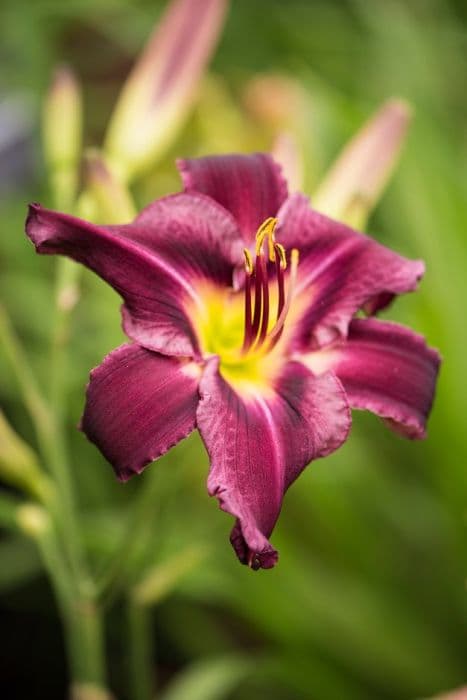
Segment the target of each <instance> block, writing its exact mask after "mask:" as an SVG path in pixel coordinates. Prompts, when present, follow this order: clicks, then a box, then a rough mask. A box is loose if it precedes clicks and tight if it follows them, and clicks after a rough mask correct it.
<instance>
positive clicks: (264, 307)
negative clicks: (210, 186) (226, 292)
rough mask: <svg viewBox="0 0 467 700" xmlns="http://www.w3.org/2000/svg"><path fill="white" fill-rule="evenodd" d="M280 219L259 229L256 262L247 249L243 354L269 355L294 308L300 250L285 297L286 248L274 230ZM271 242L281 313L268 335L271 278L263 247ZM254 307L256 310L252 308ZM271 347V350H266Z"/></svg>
mask: <svg viewBox="0 0 467 700" xmlns="http://www.w3.org/2000/svg"><path fill="white" fill-rule="evenodd" d="M276 224H277V219H275V218H273V217H270V218H269V219H266V221H264V223H263V224H262V225H261V226H260V227H259V229H258V231H257V233H256V246H255V252H256V259H255V262H254V263H253V258H252V255H251V253H250V251H249V250H248V249H247V248H245V249H244V251H243V254H244V256H245V272H246V276H245V325H244V336H243V345H242V349H241V354H243V355H244V354H246V353H248V352H250V351H251V352H252V353H253V354H256V353H257V352H259V351H261V353H263V352H268V351H269V350H271V349H272V348H273V347H274V346H275V345H276V343H277V342H278V341H279V339H280V337H281V335H282V331H283V328H284V323H285V319H286V317H287V314H288V312H289V309H290V305H291V302H292V297H293V294H294V288H295V283H296V278H297V266H298V257H299V255H298V250H297V249H296V248H294V249H293V250H292V251H291V253H290V273H289V278H288V289H287V296H286V295H285V275H284V271H285V270H286V268H287V256H286V252H285V248H284V246H283V245H281V244H280V243H276V241H275V237H274V229H275V227H276ZM266 237H267V239H268V259H269V260H270V261H271V262H273V263H275V269H276V277H277V312H276V322H275V324H274V326H273V328H272V329H271V330H270V331H269V332H268V326H269V311H270V309H269V279H268V264H267V260H266V259H265V256H264V252H263V246H264V242H265V239H266ZM253 275H254V278H255V286H254V306H253V305H252V292H253V290H252V278H253ZM252 306H253V308H252ZM266 344H267V347H266Z"/></svg>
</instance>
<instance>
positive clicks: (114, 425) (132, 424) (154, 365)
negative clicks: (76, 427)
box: [81, 344, 200, 481]
mask: <svg viewBox="0 0 467 700" xmlns="http://www.w3.org/2000/svg"><path fill="white" fill-rule="evenodd" d="M199 374H200V369H199V367H198V365H197V364H195V363H194V362H188V361H186V360H180V359H178V358H174V357H166V356H164V355H159V354H157V353H154V352H151V351H149V350H145V349H144V348H142V347H140V346H138V345H136V344H135V345H121V346H120V347H119V348H117V349H116V350H114V351H113V352H111V353H110V355H107V357H106V358H105V359H104V361H103V363H102V364H101V365H99V366H98V367H96V368H95V369H94V370H93V371H92V372H91V379H90V382H89V385H88V389H87V401H86V407H85V409H84V414H83V418H82V421H81V429H82V430H83V431H84V432H85V433H86V435H87V437H88V438H89V440H91V442H93V443H94V444H95V445H97V447H98V448H99V449H100V451H101V452H102V454H103V455H104V457H105V458H106V459H107V460H108V461H109V462H110V463H111V465H112V466H113V468H114V470H115V472H116V474H117V476H118V478H119V479H120V480H122V481H126V480H127V479H129V478H130V476H132V475H133V474H139V473H140V472H141V471H142V470H143V468H144V467H145V466H146V465H147V464H149V462H152V461H153V460H154V459H157V458H158V457H160V456H161V455H163V454H165V452H167V450H169V449H170V447H172V446H173V445H175V444H176V443H177V442H179V441H180V440H182V439H183V438H185V437H187V435H189V434H190V433H191V431H192V430H193V429H194V427H195V423H196V407H197V404H198V381H199Z"/></svg>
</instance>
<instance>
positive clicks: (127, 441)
mask: <svg viewBox="0 0 467 700" xmlns="http://www.w3.org/2000/svg"><path fill="white" fill-rule="evenodd" d="M179 169H180V172H181V175H182V179H183V184H184V191H183V192H181V193H178V194H174V195H171V196H168V197H163V198H162V199H159V200H157V201H155V202H154V203H152V204H150V205H149V206H148V207H147V208H146V209H144V211H143V212H142V213H141V214H140V215H139V216H138V217H137V218H136V220H135V221H134V223H132V224H128V225H123V226H95V225H93V224H90V223H87V222H85V221H82V220H80V219H77V218H74V217H71V216H67V215H65V214H61V213H58V212H53V211H49V210H47V209H43V208H42V207H40V206H39V205H36V204H34V205H32V206H31V208H30V212H29V217H28V221H27V225H26V231H27V234H28V236H29V237H30V238H31V240H32V241H33V242H34V244H35V246H36V249H37V251H38V252H39V253H45V254H55V253H59V254H62V255H67V256H69V257H71V258H73V259H74V260H76V261H78V262H81V263H83V264H84V265H86V266H87V267H89V268H91V269H92V270H94V271H95V272H96V273H97V274H98V275H100V276H101V277H102V278H103V279H105V280H106V281H107V282H108V283H109V284H111V285H112V286H113V287H114V289H115V290H116V291H117V292H118V293H119V294H120V295H121V296H122V297H123V300H124V304H123V309H122V311H123V328H124V330H125V333H126V334H127V335H128V337H129V338H130V339H131V340H132V341H133V342H132V343H129V344H126V345H122V346H121V347H119V348H117V349H116V350H115V351H114V352H112V353H111V354H110V355H108V356H107V357H106V358H105V360H104V362H103V363H102V364H101V365H100V366H98V367H97V368H96V369H94V370H93V371H92V373H91V379H90V383H89V386H88V390H87V401H86V407H85V410H84V415H83V419H82V429H83V430H84V432H85V433H86V435H87V436H88V438H89V439H90V440H91V441H92V442H94V443H95V444H96V445H97V446H98V448H99V449H100V450H101V451H102V453H103V454H104V456H105V457H106V458H107V459H108V460H109V462H110V463H111V464H112V465H113V467H114V469H115V472H116V474H117V476H118V477H119V478H120V479H121V480H123V481H124V480H126V479H128V478H129V477H130V476H132V475H133V474H137V473H139V472H141V471H142V469H143V468H144V467H145V465H147V464H148V463H149V462H151V461H152V460H154V459H156V458H157V457H160V456H161V455H162V454H164V453H165V452H166V451H167V450H168V449H169V448H170V447H172V446H173V445H175V444H176V443H177V442H178V441H179V440H181V439H182V438H184V437H186V436H187V435H188V434H189V433H191V431H192V430H194V429H195V428H198V430H199V432H200V434H201V437H202V439H203V441H204V444H205V445H206V448H207V451H208V453H209V457H210V461H211V469H210V474H209V479H208V490H209V493H210V494H211V495H214V496H216V497H217V498H218V499H219V502H220V506H221V508H222V509H223V510H225V511H227V512H229V513H231V514H232V515H233V516H234V517H235V518H236V524H235V526H234V528H233V531H232V535H231V542H232V544H233V547H234V549H235V551H236V553H237V555H238V557H239V559H240V560H241V561H242V562H243V563H246V564H249V565H250V566H251V567H253V568H259V567H263V568H269V567H272V566H274V564H275V563H276V561H277V556H278V555H277V552H276V551H275V549H274V548H273V547H272V545H271V544H270V543H269V541H268V538H269V536H270V534H271V532H272V530H273V528H274V525H275V523H276V521H277V518H278V515H279V512H280V508H281V504H282V499H283V497H284V493H285V491H286V490H287V489H288V487H289V486H290V485H291V484H292V482H293V481H294V480H295V479H296V478H297V477H298V475H299V474H300V473H301V471H302V470H303V469H304V468H305V466H306V465H307V464H308V463H309V462H311V461H312V460H313V459H316V458H317V457H323V456H325V455H328V454H329V453H331V452H333V451H334V450H335V449H337V448H338V447H339V446H340V445H341V444H342V443H343V442H344V441H345V439H346V438H347V435H348V432H349V429H350V423H351V417H350V408H352V407H354V408H359V409H363V408H365V409H369V410H370V411H373V412H374V413H376V414H377V415H379V416H381V417H383V418H384V419H385V420H386V421H387V423H388V424H389V425H390V427H392V428H394V429H396V430H397V431H398V432H400V433H402V434H404V435H406V436H407V437H410V438H422V437H424V435H425V424H426V419H427V416H428V414H429V412H430V409H431V404H432V399H433V393H434V387H435V382H436V376H437V372H438V366H439V356H438V354H437V352H436V351H435V350H433V349H431V348H429V347H427V345H426V344H425V342H424V340H423V338H422V337H421V336H419V335H416V334H415V333H413V332H412V331H411V330H409V329H407V328H404V327H403V326H400V325H397V324H394V323H389V322H386V321H378V320H376V319H374V318H367V319H364V318H355V315H356V313H357V312H358V311H359V310H361V309H363V310H365V311H366V312H367V314H373V313H375V312H376V311H377V310H378V309H380V308H382V307H384V306H386V305H387V304H388V303H389V302H390V301H391V300H392V298H393V297H394V296H395V295H397V294H402V293H404V292H408V291H411V290H413V289H415V287H416V285H417V282H418V280H419V279H420V277H421V276H422V274H423V270H424V268H423V263H421V262H419V261H411V260H407V259H405V258H403V257H401V256H399V255H397V254H396V253H394V252H392V251H390V250H389V249H387V248H385V247H383V246H381V245H379V244H378V243H376V242H375V241H373V240H372V239H371V238H369V237H367V236H365V235H363V234H360V233H356V232H355V231H353V230H352V229H350V228H348V227H347V226H345V225H343V224H341V223H338V222H336V221H333V220H331V219H329V218H327V217H326V216H324V215H322V214H319V213H318V212H316V211H314V210H313V209H311V208H310V206H309V203H308V201H307V199H306V198H305V197H304V196H303V195H301V194H293V195H291V196H288V194H287V186H286V183H285V181H284V179H283V178H282V176H281V173H280V169H279V168H278V166H277V165H276V164H275V163H274V161H273V160H272V158H271V157H270V156H268V155H265V154H254V155H231V156H222V157H221V156H215V157H208V158H201V159H198V160H185V161H181V162H180V163H179Z"/></svg>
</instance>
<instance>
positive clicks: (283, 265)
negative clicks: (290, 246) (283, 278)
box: [274, 243, 287, 270]
mask: <svg viewBox="0 0 467 700" xmlns="http://www.w3.org/2000/svg"><path fill="white" fill-rule="evenodd" d="M274 250H275V252H276V254H277V255H275V256H274V259H275V261H276V262H277V256H279V261H280V265H281V268H282V269H283V270H285V269H286V267H287V258H286V256H285V248H284V246H283V245H282V243H274Z"/></svg>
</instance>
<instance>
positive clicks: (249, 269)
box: [243, 248, 253, 275]
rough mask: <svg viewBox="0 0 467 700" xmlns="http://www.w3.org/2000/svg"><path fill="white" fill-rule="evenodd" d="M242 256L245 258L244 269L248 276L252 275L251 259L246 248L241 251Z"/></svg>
mask: <svg viewBox="0 0 467 700" xmlns="http://www.w3.org/2000/svg"><path fill="white" fill-rule="evenodd" d="M243 255H244V256H245V269H246V271H247V273H248V274H249V275H252V274H253V258H252V257H251V253H250V251H249V250H248V248H244V249H243Z"/></svg>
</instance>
